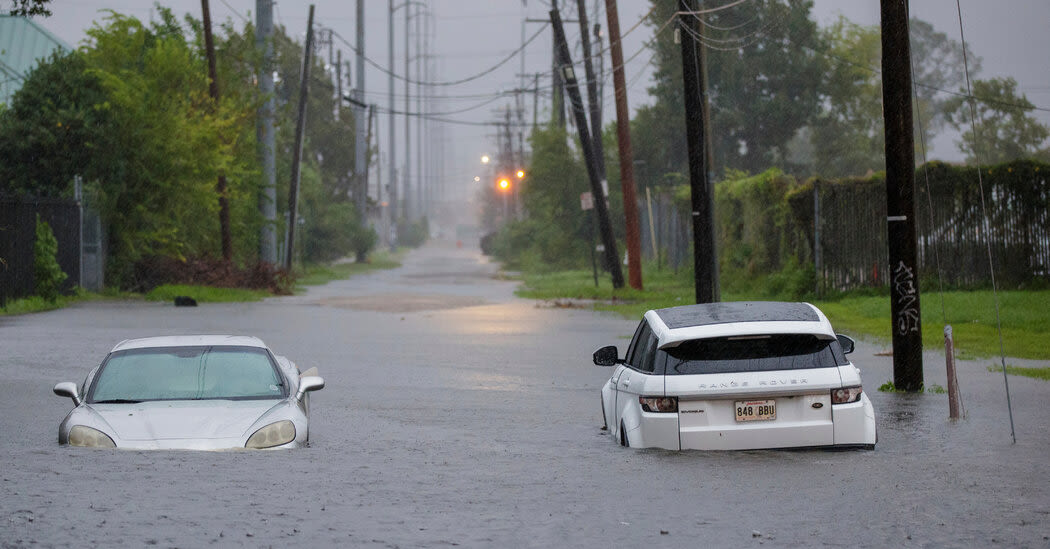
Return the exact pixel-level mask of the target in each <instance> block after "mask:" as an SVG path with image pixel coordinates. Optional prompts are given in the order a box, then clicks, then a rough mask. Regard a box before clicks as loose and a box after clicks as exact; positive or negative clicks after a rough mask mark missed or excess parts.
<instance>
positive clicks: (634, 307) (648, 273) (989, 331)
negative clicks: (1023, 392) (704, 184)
mask: <svg viewBox="0 0 1050 549" xmlns="http://www.w3.org/2000/svg"><path fill="white" fill-rule="evenodd" d="M647 267H648V268H647V269H645V272H644V276H643V282H644V287H645V289H644V290H643V291H638V290H634V289H632V288H622V289H613V287H612V284H611V283H610V281H609V276H608V274H606V273H602V274H600V275H599V278H598V286H597V287H595V284H594V278H593V275H592V273H591V271H587V270H579V271H561V272H554V273H525V274H523V275H522V282H523V284H522V287H521V288H520V289H519V290H518V292H517V293H518V295H519V296H521V297H525V298H531V299H548V300H549V299H584V300H595V303H594V308H595V309H598V310H608V311H614V312H617V313H619V314H621V315H623V316H624V317H626V318H631V319H638V318H641V316H642V314H644V313H645V311H647V310H649V309H658V308H662V307H672V306H675V305H683V304H688V303H692V302H693V295H694V289H693V285H692V279H691V273H690V272H684V271H685V270H686V269H683V270H681V271H680V272H679V273H677V274H676V273H674V272H673V271H671V270H670V269H663V270H659V269H655V268H653V267H652V266H651V265H650V266H647ZM725 282H726V281H723V285H725ZM871 293H872V292H871V291H867V292H863V293H861V292H858V293H853V294H849V295H846V296H843V297H838V298H835V299H827V300H811V302H812V303H813V304H814V305H816V306H817V307H819V308H820V309H821V310H823V311H824V313H825V314H827V316H828V318H829V319H830V320H831V322H832V325H833V326H835V328H836V329H837V330H839V331H843V332H847V333H851V334H855V335H858V336H863V337H865V338H868V339H873V340H877V341H882V342H887V343H888V342H889V341H890V339H891V332H890V330H891V323H890V297H889V295H888V294H887V295H871ZM861 294H863V295H861ZM748 299H752V300H763V299H784V298H783V297H781V296H778V295H769V292H764V291H762V288H754V289H752V290H747V291H737V292H731V291H723V292H722V300H724V301H737V300H748ZM921 299H922V306H923V323H922V331H923V345H924V347H926V348H927V349H943V348H944V324H945V320H947V323H948V324H951V326H952V328H953V330H954V336H955V349H956V356H957V357H958V358H962V359H971V358H977V357H989V356H997V355H999V334H998V331H997V329H996V322H995V300H994V298H993V296H992V292H991V291H988V290H975V291H948V292H943V293H940V292H926V293H923V294H922V295H921ZM942 302H943V311H944V312H943V314H942ZM999 304H1000V316H1001V320H1002V331H1003V349H1004V350H1005V354H1006V355H1007V356H1010V357H1015V358H1027V359H1040V360H1048V359H1050V345H1047V344H1046V341H1048V340H1050V290H1027V291H1001V292H999Z"/></svg>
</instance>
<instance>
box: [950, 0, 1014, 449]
mask: <svg viewBox="0 0 1050 549" xmlns="http://www.w3.org/2000/svg"><path fill="white" fill-rule="evenodd" d="M955 7H956V10H957V11H958V13H959V41H960V42H962V48H963V73H964V74H965V75H966V93H967V95H969V96H971V97H972V96H973V89H972V87H971V83H970V62H969V57H968V56H967V55H966V36H965V34H964V33H963V17H962V4H961V3H960V1H959V0H955ZM967 103H968V104H969V105H970V131H971V133H972V134H973V157H974V160H976V161H977V162H976V163H977V166H976V167H977V185H978V187H979V190H980V192H981V214H982V216H983V217H984V219H983V221H984V234H985V247H986V248H987V250H988V272H989V274H990V275H991V279H992V297H993V298H994V301H995V326H996V330H997V331H998V332H999V358H1000V359H1001V360H1002V366H1003V384H1004V385H1005V386H1006V408H1007V410H1009V413H1010V438H1011V439H1013V443H1014V444H1017V433H1016V431H1015V430H1014V409H1013V406H1012V405H1011V403H1010V380H1009V378H1008V376H1007V375H1006V350H1005V348H1004V346H1003V324H1002V320H1001V318H1000V315H999V289H998V287H997V286H996V283H995V261H994V260H993V259H992V228H991V225H990V224H989V222H988V206H987V205H986V204H985V200H984V177H982V175H981V157H980V154H981V151H980V147H979V145H980V143H979V141H978V136H977V107H976V106H975V105H974V100H973V99H970V101H968V102H967Z"/></svg>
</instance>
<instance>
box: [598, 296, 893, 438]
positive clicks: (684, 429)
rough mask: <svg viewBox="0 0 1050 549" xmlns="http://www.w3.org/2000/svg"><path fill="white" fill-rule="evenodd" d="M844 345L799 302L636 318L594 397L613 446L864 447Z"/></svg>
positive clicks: (854, 378)
mask: <svg viewBox="0 0 1050 549" xmlns="http://www.w3.org/2000/svg"><path fill="white" fill-rule="evenodd" d="M853 345H854V343H853V340H852V339H850V338H849V337H847V336H844V335H836V334H835V332H834V331H833V330H832V328H831V323H830V322H828V319H827V317H826V316H824V313H822V312H821V311H820V310H819V309H817V308H816V307H814V306H813V305H810V304H809V303H783V302H724V303H707V304H699V305H685V306H681V307H671V308H668V309H657V310H652V311H649V312H647V313H645V316H644V317H643V319H642V322H641V323H640V324H639V325H638V329H637V330H636V331H635V333H634V337H633V338H632V339H631V343H630V346H629V347H628V348H627V356H626V357H625V358H623V359H621V358H619V354H618V351H617V349H616V346H612V345H611V346H607V347H602V348H601V349H598V350H597V351H595V353H594V363H595V364H597V365H599V366H615V370H614V371H613V374H612V377H611V378H609V381H608V382H607V383H606V384H605V386H604V387H602V414H603V418H604V420H605V428H606V429H607V430H608V431H609V432H610V433H612V434H613V435H614V436H616V437H617V439H618V440H619V442H620V444H622V445H624V446H633V447H636V448H665V449H669V450H685V449H696V450H744V449H755V448H792V447H810V446H857V447H864V448H869V449H870V448H874V446H875V441H876V433H875V410H874V408H873V407H872V405H871V401H870V400H868V397H867V395H865V394H864V392H863V391H862V390H861V381H860V370H859V369H858V368H857V367H856V366H854V365H853V363H852V362H850V361H849V360H848V359H847V358H846V354H848V353H850V352H852V351H853Z"/></svg>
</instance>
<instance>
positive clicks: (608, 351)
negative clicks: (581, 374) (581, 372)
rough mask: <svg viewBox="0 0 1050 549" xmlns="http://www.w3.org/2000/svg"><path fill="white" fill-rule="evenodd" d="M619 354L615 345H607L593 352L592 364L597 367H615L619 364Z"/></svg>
mask: <svg viewBox="0 0 1050 549" xmlns="http://www.w3.org/2000/svg"><path fill="white" fill-rule="evenodd" d="M621 362H622V361H621V360H620V353H619V351H617V350H616V345H607V346H605V347H602V348H601V349H598V350H597V351H594V363H595V364H596V365H598V366H616V365H617V364H620V363H621Z"/></svg>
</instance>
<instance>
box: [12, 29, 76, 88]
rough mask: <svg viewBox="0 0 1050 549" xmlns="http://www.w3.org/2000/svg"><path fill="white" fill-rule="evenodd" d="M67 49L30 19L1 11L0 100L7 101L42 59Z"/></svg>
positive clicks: (67, 46)
mask: <svg viewBox="0 0 1050 549" xmlns="http://www.w3.org/2000/svg"><path fill="white" fill-rule="evenodd" d="M70 49H72V48H70V47H69V45H68V44H66V43H65V42H63V41H62V40H60V39H58V37H56V36H55V35H53V34H51V33H50V32H48V31H47V29H45V28H44V27H41V26H40V25H38V24H36V22H34V21H33V20H32V19H29V18H26V17H12V16H9V15H0V103H7V102H9V101H10V99H11V96H13V95H14V94H15V92H16V91H18V90H19V89H20V88H21V87H22V83H23V82H24V81H25V78H26V76H28V75H29V73H30V72H32V70H33V69H34V68H36V66H37V63H38V62H39V61H40V60H41V59H44V58H46V57H48V56H50V55H51V52H53V51H55V50H62V51H70Z"/></svg>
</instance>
